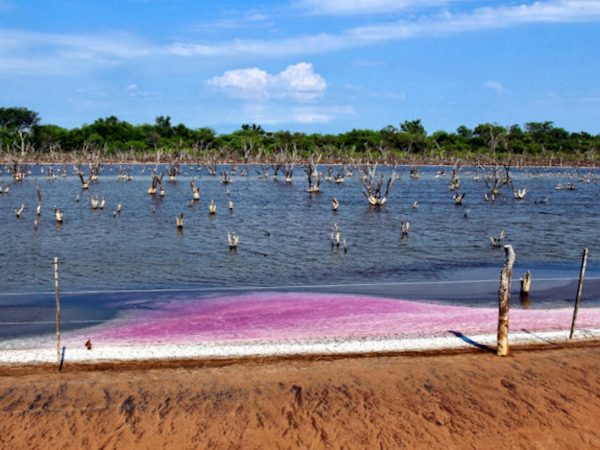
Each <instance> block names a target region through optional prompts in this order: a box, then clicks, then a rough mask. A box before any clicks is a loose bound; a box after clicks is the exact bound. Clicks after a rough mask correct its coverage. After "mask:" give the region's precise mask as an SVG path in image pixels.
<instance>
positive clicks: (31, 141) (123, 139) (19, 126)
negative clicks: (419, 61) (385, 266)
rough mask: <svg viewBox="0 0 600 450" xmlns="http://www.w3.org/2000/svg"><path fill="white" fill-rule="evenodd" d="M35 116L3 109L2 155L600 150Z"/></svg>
mask: <svg viewBox="0 0 600 450" xmlns="http://www.w3.org/2000/svg"><path fill="white" fill-rule="evenodd" d="M40 122H41V121H40V116H39V114H38V113H37V112H35V111H31V110H29V109H27V108H22V107H3V108H0V146H1V151H2V152H3V153H15V152H18V151H21V152H22V153H27V154H29V155H31V154H38V155H39V154H41V155H43V154H48V153H61V154H62V153H76V152H81V151H82V150H86V151H92V152H95V153H96V154H99V155H103V156H106V157H112V156H116V155H123V154H127V153H129V154H136V155H139V154H148V153H153V152H157V151H159V150H160V151H161V152H162V153H187V154H190V155H196V156H199V155H204V156H206V155H213V156H215V157H218V156H223V155H227V156H229V157H237V158H240V159H248V158H250V157H257V156H259V157H260V156H262V157H266V158H268V157H269V156H272V155H277V154H282V153H285V154H288V155H294V156H296V157H299V158H306V157H309V156H310V155H314V154H316V153H318V154H321V155H325V156H326V157H327V158H329V159H331V160H335V159H342V158H348V157H351V158H361V159H364V158H372V157H374V156H377V157H378V158H380V159H388V158H389V159H390V160H391V159H394V158H403V157H404V158H406V157H411V156H413V157H419V158H422V159H438V160H441V159H444V158H451V157H454V158H464V159H474V158H476V157H479V156H482V155H483V156H487V157H494V158H496V157H497V158H502V157H503V156H507V155H509V156H518V155H526V156H529V157H533V158H534V159H535V158H536V157H556V156H560V157H564V158H567V159H571V160H575V159H578V160H586V161H592V162H594V161H595V160H596V157H597V155H598V152H599V150H600V134H596V135H592V134H590V133H587V132H584V131H580V132H569V131H567V130H565V129H563V128H560V127H557V126H555V125H554V123H553V122H550V121H545V122H528V123H525V124H524V125H523V126H521V125H511V126H503V125H498V124H496V123H482V124H480V125H477V126H476V127H474V128H468V127H466V126H464V125H461V126H460V127H458V128H457V129H456V131H454V132H448V131H435V132H434V133H431V134H428V133H427V131H426V130H425V128H424V126H423V124H422V123H421V120H418V119H417V120H405V121H404V122H402V123H400V124H399V125H398V126H395V125H388V126H386V127H384V128H382V129H380V130H371V129H353V130H351V131H347V132H344V133H339V134H320V133H301V132H292V131H272V132H271V131H266V130H265V129H263V128H262V126H260V125H257V124H244V125H242V126H241V127H240V128H239V129H238V130H235V131H233V132H231V133H222V134H219V133H216V132H215V130H213V129H211V128H208V127H202V128H195V129H192V128H189V127H187V126H186V125H184V124H182V123H179V124H176V125H174V124H172V123H171V118H170V117H169V116H158V117H156V119H155V121H154V123H152V124H141V125H133V124H130V123H129V122H127V121H124V120H120V119H118V118H117V117H115V116H109V117H106V118H99V119H97V120H95V121H94V122H93V123H91V124H84V125H82V126H81V127H78V128H72V129H67V128H63V127H60V126H58V125H52V124H41V123H40Z"/></svg>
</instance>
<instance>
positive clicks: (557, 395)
mask: <svg viewBox="0 0 600 450" xmlns="http://www.w3.org/2000/svg"><path fill="white" fill-rule="evenodd" d="M580 345H581V346H579V347H566V348H554V349H548V348H547V347H546V350H541V351H531V350H514V351H513V352H512V354H511V356H510V357H508V358H499V357H497V356H495V355H494V354H493V353H492V352H487V351H480V350H478V351H475V352H472V353H467V354H455V355H437V356H425V355H421V356H419V355H417V356H415V355H413V356H402V355H400V356H376V357H362V358H360V357H351V358H341V359H322V360H319V359H301V358H298V359H288V360H280V361H246V362H242V361H238V362H234V363H230V364H228V365H222V366H215V367H193V366H189V367H177V368H150V367H147V368H145V369H140V368H136V367H133V368H130V370H125V369H127V368H126V367H121V368H118V369H115V370H94V371H88V372H81V371H77V370H72V371H69V370H67V371H65V372H63V373H60V374H58V373H49V372H39V371H35V370H34V371H29V372H28V373H22V374H14V373H13V374H11V373H10V372H6V371H5V372H0V412H1V414H2V420H1V421H0V448H12V449H20V448H105V449H110V448H122V449H128V448H142V449H144V448H181V449H187V448H224V449H229V448H231V449H235V448H243V449H248V448H249V449H253V448H257V449H277V448H281V449H284V448H285V449H287V448H290V449H292V448H315V449H319V448H337V449H342V448H346V449H355V448H365V449H366V448H540V449H547V448H573V449H582V448H586V449H587V448H600V430H599V429H598V426H597V425H598V423H600V375H599V374H598V371H597V368H598V364H597V361H598V357H600V345H598V343H588V344H586V345H583V344H580Z"/></svg>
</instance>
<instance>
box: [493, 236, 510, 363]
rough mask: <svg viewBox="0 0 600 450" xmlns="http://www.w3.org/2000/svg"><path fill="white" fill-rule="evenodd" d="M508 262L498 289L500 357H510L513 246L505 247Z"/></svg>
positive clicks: (498, 352) (503, 269)
mask: <svg viewBox="0 0 600 450" xmlns="http://www.w3.org/2000/svg"><path fill="white" fill-rule="evenodd" d="M504 253H505V255H506V260H505V262H504V267H503V268H502V271H501V272H500V287H499V288H498V347H497V349H496V353H497V354H498V356H506V355H508V311H509V307H510V285H511V281H512V269H513V264H514V262H515V252H514V250H513V248H512V245H505V246H504Z"/></svg>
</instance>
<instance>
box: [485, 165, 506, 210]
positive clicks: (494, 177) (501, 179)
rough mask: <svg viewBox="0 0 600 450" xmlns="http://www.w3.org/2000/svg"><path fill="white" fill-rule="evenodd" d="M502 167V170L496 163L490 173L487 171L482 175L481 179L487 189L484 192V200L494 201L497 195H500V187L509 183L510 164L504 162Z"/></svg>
mask: <svg viewBox="0 0 600 450" xmlns="http://www.w3.org/2000/svg"><path fill="white" fill-rule="evenodd" d="M503 168H504V171H502V168H501V167H500V166H499V165H496V166H495V167H494V169H493V172H492V173H491V174H489V173H488V174H486V175H485V176H484V177H483V181H484V183H485V185H486V186H487V189H488V191H487V192H486V193H485V199H486V200H491V201H495V200H496V198H497V197H498V195H500V192H501V189H502V188H503V187H504V186H506V185H507V184H510V183H511V181H512V180H511V177H510V165H508V164H505V165H504V166H503Z"/></svg>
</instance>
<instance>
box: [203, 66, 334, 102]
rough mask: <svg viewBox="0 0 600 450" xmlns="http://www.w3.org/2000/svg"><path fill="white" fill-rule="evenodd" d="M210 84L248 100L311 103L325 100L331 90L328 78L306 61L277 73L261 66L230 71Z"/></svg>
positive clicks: (209, 81) (214, 78)
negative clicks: (276, 99)
mask: <svg viewBox="0 0 600 450" xmlns="http://www.w3.org/2000/svg"><path fill="white" fill-rule="evenodd" d="M208 84H209V85H210V86H212V87H215V88H217V89H219V90H220V91H222V92H224V93H226V94H227V95H230V96H231V97H235V98H241V99H246V100H256V99H269V98H292V99H294V100H298V101H309V100H314V99H316V98H319V97H322V96H323V95H324V94H325V91H326V89H327V83H326V82H325V79H324V78H323V77H322V76H321V75H319V74H318V73H316V72H315V71H314V68H313V65H312V64H310V63H306V62H300V63H298V64H294V65H290V66H288V67H286V68H285V69H284V70H282V71H281V72H279V73H276V74H270V73H268V72H266V71H265V70H262V69H259V68H257V67H252V68H248V69H237V70H228V71H226V72H225V73H224V74H223V75H221V76H217V77H213V78H211V79H210V80H208Z"/></svg>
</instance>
